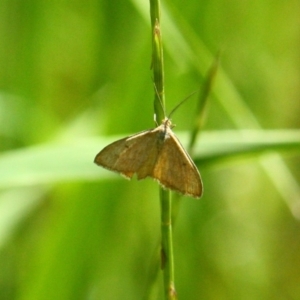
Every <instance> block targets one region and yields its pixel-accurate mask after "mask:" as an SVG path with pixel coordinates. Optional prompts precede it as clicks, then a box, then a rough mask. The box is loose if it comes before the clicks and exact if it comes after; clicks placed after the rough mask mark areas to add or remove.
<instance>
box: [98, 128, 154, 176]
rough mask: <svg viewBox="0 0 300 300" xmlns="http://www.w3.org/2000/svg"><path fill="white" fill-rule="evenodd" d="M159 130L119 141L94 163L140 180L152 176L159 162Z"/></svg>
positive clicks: (100, 153)
mask: <svg viewBox="0 0 300 300" xmlns="http://www.w3.org/2000/svg"><path fill="white" fill-rule="evenodd" d="M157 134H158V132H157V130H156V129H152V130H146V131H142V132H140V133H137V134H135V135H132V136H130V137H126V138H123V139H121V140H118V141H116V142H114V143H112V144H110V145H108V146H106V147H105V148H104V149H103V150H101V151H100V152H99V153H98V154H97V155H96V157H95V160H94V162H95V163H96V164H97V165H99V166H102V167H104V168H106V169H109V170H112V171H116V172H118V173H121V174H122V175H124V176H125V177H127V178H132V176H133V174H134V173H137V177H138V179H143V178H145V177H147V176H151V174H152V173H153V168H154V165H155V162H156V160H157V155H158V148H157V142H156V140H157Z"/></svg>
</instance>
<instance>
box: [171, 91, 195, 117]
mask: <svg viewBox="0 0 300 300" xmlns="http://www.w3.org/2000/svg"><path fill="white" fill-rule="evenodd" d="M196 92H198V91H194V92H192V93H190V94H189V95H188V96H187V97H185V98H184V99H183V100H182V101H180V102H179V103H178V104H177V105H176V106H175V107H174V108H173V109H172V110H171V112H170V113H169V116H168V119H170V118H171V116H172V115H173V113H174V112H175V111H176V110H177V108H178V107H179V106H181V104H183V103H184V102H185V101H186V100H188V99H189V98H190V97H192V96H193V95H194V94H195V93H196Z"/></svg>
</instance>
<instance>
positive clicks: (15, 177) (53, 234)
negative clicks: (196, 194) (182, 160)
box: [0, 0, 300, 300]
mask: <svg viewBox="0 0 300 300" xmlns="http://www.w3.org/2000/svg"><path fill="white" fill-rule="evenodd" d="M162 4H163V7H162V8H163V9H162V15H161V31H162V36H163V45H164V62H165V72H164V75H165V101H166V109H167V112H170V111H171V109H172V108H173V107H175V105H176V104H178V103H179V102H180V100H182V99H184V98H185V97H186V96H187V95H189V94H190V93H191V92H193V91H195V90H199V91H200V92H199V93H200V95H201V91H202V90H203V88H204V86H205V84H204V82H205V78H206V74H207V72H208V70H209V68H210V66H211V65H212V64H213V62H214V60H215V57H216V55H217V53H219V51H220V66H219V69H218V73H217V76H216V78H215V81H214V86H213V90H212V94H211V96H210V98H209V100H208V106H209V109H208V111H207V113H206V122H205V123H204V126H203V131H202V132H201V133H200V134H199V135H198V136H197V141H196V143H195V145H194V148H193V158H194V160H195V163H196V164H197V166H198V168H199V170H200V172H201V176H202V179H203V182H204V196H203V197H202V198H201V199H200V200H195V199H192V198H189V197H182V198H181V199H179V200H178V199H177V200H176V201H174V204H175V206H174V209H178V210H177V213H176V224H175V227H174V228H173V243H174V265H175V282H176V290H177V294H178V299H185V300H190V299H191V300H192V299H195V300H198V299H205V300H208V299H222V300H223V299H224V300H226V299H228V300H235V299H236V300H239V299H249V300H252V299H264V300H265V299H272V300H274V299H298V298H299V294H300V279H299V269H300V259H299V258H300V251H299V250H300V242H299V238H298V236H299V234H300V224H299V219H300V209H299V208H300V202H299V201H300V187H299V178H300V171H299V167H298V166H299V153H300V130H299V129H297V128H299V125H300V119H299V113H300V101H299V97H300V86H299V84H298V82H299V80H300V73H299V70H300V61H299V51H298V48H299V45H298V44H299V43H298V41H299V30H298V28H299V13H300V6H299V3H298V2H297V1H285V2H280V3H279V2H278V3H277V2H274V1H271V0H264V1H259V0H254V1H246V2H245V1H231V2H228V1H225V0H221V1H202V2H201V1H196V0H191V1H189V5H186V3H185V2H184V1H179V0H174V1H170V0H165V1H163V2H162ZM1 8H2V9H1V11H0V25H1V26H0V41H1V47H0V54H1V55H0V70H1V72H0V150H1V153H0V188H1V190H0V299H1V300H2V299H3V300H11V299H17V300H32V299H38V300H40V299H41V300H42V299H62V300H66V299H72V300H74V299H91V300H96V299H97V300H98V299H100V300H102V299H104V300H106V299H112V300H118V299H131V300H132V299H137V300H140V299H163V298H164V292H163V280H162V277H163V275H162V272H161V271H160V270H159V269H160V253H159V248H158V245H159V242H160V239H161V233H160V202H159V190H158V185H157V183H156V182H155V181H153V180H151V179H146V180H144V181H137V180H136V179H135V178H134V179H133V180H131V181H126V180H124V179H123V178H122V177H121V176H119V175H116V174H113V173H111V172H109V171H107V170H104V169H102V168H99V167H97V166H96V165H95V164H93V159H94V157H95V155H96V154H97V152H99V151H100V150H101V149H102V148H103V147H104V146H105V145H107V144H108V143H109V142H112V141H114V140H116V139H117V138H120V137H124V136H126V135H128V134H133V133H136V132H139V131H142V130H145V129H148V128H152V127H154V122H153V112H154V107H153V98H154V91H153V78H152V71H151V70H150V65H151V55H152V41H151V34H152V32H151V28H150V24H151V22H150V11H149V2H148V1H141V0H131V1H118V5H116V4H115V2H114V1H95V0H94V1H93V0H91V1H86V2H79V1H62V2H59V1H54V2H53V1H52V2H51V1H50V2H47V1H34V0H33V1H30V2H28V1H25V2H24V1H21V0H17V1H13V2H12V1H2V5H1ZM197 105H198V104H197V96H194V97H192V98H191V99H189V100H188V101H187V102H186V103H185V104H184V105H182V106H181V107H180V109H178V110H177V111H176V113H174V115H172V121H173V123H174V124H176V127H175V128H174V130H173V131H174V132H175V133H176V135H177V136H178V137H179V139H180V140H181V141H182V144H183V145H185V146H186V147H187V145H188V144H189V140H190V135H191V131H192V129H193V126H194V118H195V111H196V110H197Z"/></svg>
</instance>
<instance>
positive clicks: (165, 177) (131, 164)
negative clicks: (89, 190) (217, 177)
mask: <svg viewBox="0 0 300 300" xmlns="http://www.w3.org/2000/svg"><path fill="white" fill-rule="evenodd" d="M172 127H173V126H172V123H171V121H170V119H168V118H165V119H164V120H163V121H162V124H161V125H159V126H157V127H156V128H154V129H150V130H145V131H142V132H140V133H137V134H134V135H132V136H129V137H126V138H123V139H121V140H118V141H116V142H114V143H112V144H110V145H108V146H106V147H105V148H104V149H103V150H101V151H100V152H99V153H98V154H97V155H96V157H95V160H94V162H95V163H96V164H97V165H99V166H102V167H104V168H106V169H108V170H111V171H115V172H118V173H121V174H122V175H124V176H125V177H126V178H129V179H130V178H132V176H133V175H134V173H136V174H137V179H138V180H139V179H144V178H146V177H148V176H149V177H152V178H154V179H156V180H157V181H158V182H159V183H160V184H161V185H162V186H163V187H164V188H166V189H170V190H174V191H176V192H179V193H181V194H183V195H188V196H191V197H194V198H200V197H201V196H202V193H203V184H202V180H201V176H200V173H199V171H198V169H197V167H196V166H195V164H194V162H193V161H192V159H191V158H190V156H189V155H188V153H187V152H186V151H185V149H184V148H183V146H182V145H181V144H180V142H179V140H178V139H177V137H176V136H175V134H174V133H173V131H172V129H171V128H172Z"/></svg>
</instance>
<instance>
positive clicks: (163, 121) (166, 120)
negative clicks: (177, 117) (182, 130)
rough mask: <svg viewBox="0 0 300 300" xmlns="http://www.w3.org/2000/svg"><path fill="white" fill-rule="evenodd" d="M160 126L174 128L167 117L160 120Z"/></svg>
mask: <svg viewBox="0 0 300 300" xmlns="http://www.w3.org/2000/svg"><path fill="white" fill-rule="evenodd" d="M162 124H163V125H164V126H165V127H168V128H171V129H172V128H174V127H175V125H173V124H172V122H171V120H170V119H169V118H167V117H165V118H164V119H163V120H162Z"/></svg>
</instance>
